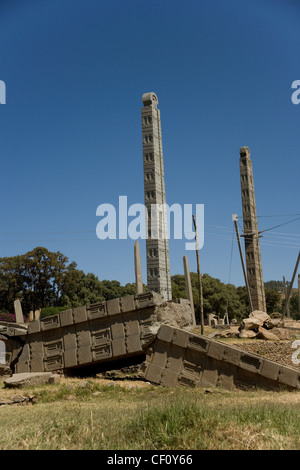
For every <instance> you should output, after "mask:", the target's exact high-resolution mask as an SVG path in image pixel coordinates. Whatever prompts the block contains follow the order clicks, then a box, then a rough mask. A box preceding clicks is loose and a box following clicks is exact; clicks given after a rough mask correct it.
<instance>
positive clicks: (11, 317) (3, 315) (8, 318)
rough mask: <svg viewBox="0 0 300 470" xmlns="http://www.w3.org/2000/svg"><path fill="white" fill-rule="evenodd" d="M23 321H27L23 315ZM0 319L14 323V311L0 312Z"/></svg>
mask: <svg viewBox="0 0 300 470" xmlns="http://www.w3.org/2000/svg"><path fill="white" fill-rule="evenodd" d="M23 319H24V323H26V322H27V321H28V319H27V318H26V317H24V315H23ZM0 321H6V322H8V323H16V315H15V314H14V313H0Z"/></svg>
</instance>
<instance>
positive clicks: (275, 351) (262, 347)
mask: <svg viewBox="0 0 300 470" xmlns="http://www.w3.org/2000/svg"><path fill="white" fill-rule="evenodd" d="M292 344H293V341H286V340H285V341H265V340H263V339H257V340H255V341H247V342H244V341H239V340H237V342H236V343H231V345H232V346H235V347H237V348H239V349H242V350H243V351H245V352H247V353H250V354H257V355H258V356H261V357H263V358H265V359H269V360H271V361H274V362H277V363H278V364H282V365H284V366H288V367H292V368H293V369H298V370H300V364H295V362H293V357H292V355H293V353H294V352H295V348H293V346H292Z"/></svg>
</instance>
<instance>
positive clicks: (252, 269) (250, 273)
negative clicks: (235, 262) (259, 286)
mask: <svg viewBox="0 0 300 470" xmlns="http://www.w3.org/2000/svg"><path fill="white" fill-rule="evenodd" d="M248 274H249V276H255V268H249V269H248Z"/></svg>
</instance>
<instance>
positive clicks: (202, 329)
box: [193, 215, 204, 335]
mask: <svg viewBox="0 0 300 470" xmlns="http://www.w3.org/2000/svg"><path fill="white" fill-rule="evenodd" d="M193 222H194V227H195V241H196V256H197V272H198V283H199V300H200V325H201V334H202V335H203V333H204V315H203V291H202V280H201V271H200V257H199V246H198V232H197V225H196V218H195V216H194V215H193Z"/></svg>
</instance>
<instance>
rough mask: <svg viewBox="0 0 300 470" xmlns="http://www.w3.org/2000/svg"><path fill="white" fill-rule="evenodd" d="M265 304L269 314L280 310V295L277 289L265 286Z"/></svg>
mask: <svg viewBox="0 0 300 470" xmlns="http://www.w3.org/2000/svg"><path fill="white" fill-rule="evenodd" d="M265 296H266V306H267V312H268V313H269V314H271V313H273V312H279V311H281V295H280V293H279V292H278V290H275V289H270V288H268V287H265Z"/></svg>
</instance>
